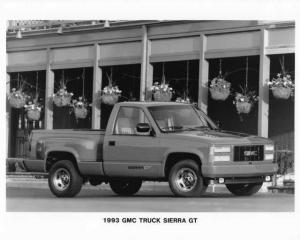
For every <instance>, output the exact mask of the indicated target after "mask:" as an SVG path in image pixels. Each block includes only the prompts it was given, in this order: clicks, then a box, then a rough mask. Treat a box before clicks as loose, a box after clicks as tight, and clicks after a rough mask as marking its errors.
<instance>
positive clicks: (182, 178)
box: [22, 102, 277, 197]
mask: <svg viewBox="0 0 300 240" xmlns="http://www.w3.org/2000/svg"><path fill="white" fill-rule="evenodd" d="M29 140H30V145H29V149H28V154H27V157H26V158H24V159H22V163H23V165H24V166H25V168H26V169H27V170H28V171H32V172H41V171H43V172H48V173H49V174H48V183H49V187H50V190H51V191H52V193H53V194H55V195H56V196H57V197H73V196H75V195H76V194H78V193H79V191H80V190H81V187H82V185H83V184H84V183H85V182H87V181H89V182H90V183H91V184H92V185H98V184H101V183H109V184H110V186H111V189H112V190H113V191H114V192H115V193H117V194H119V195H133V194H135V193H137V192H138V191H139V189H140V187H141V185H142V181H146V180H147V181H168V182H169V185H170V188H171V190H172V192H173V193H174V195H176V196H180V197H195V196H200V195H202V194H203V193H204V192H205V190H206V188H207V186H208V184H210V183H221V184H225V185H226V187H227V188H228V190H229V191H230V192H232V193H233V194H235V195H240V196H241V195H252V194H254V193H256V192H257V191H259V189H260V188H261V186H262V184H263V182H264V181H271V178H272V177H271V176H272V175H273V174H274V173H275V172H276V171H277V165H276V164H275V163H274V161H273V159H274V145H273V143H272V141H271V140H268V139H266V138H261V137H257V136H249V135H245V134H240V133H232V132H226V131H222V130H220V129H219V128H218V127H216V125H215V124H214V123H213V122H212V121H211V120H210V119H209V118H208V117H207V116H206V115H205V114H204V113H203V112H202V111H201V110H199V109H198V108H196V107H195V106H193V105H190V104H181V103H163V102H160V103H159V102H123V103H118V104H116V105H115V106H114V108H113V110H112V113H111V115H110V118H109V121H108V125H107V128H106V131H104V130H86V131H85V130H34V131H32V133H31V135H30V139H29Z"/></svg>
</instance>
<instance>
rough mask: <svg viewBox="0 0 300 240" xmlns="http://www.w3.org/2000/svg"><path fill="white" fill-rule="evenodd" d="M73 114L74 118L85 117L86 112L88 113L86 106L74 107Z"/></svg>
mask: <svg viewBox="0 0 300 240" xmlns="http://www.w3.org/2000/svg"><path fill="white" fill-rule="evenodd" d="M74 114H75V118H77V119H78V118H79V119H85V118H86V116H87V114H88V110H87V109H86V108H84V107H83V108H74Z"/></svg>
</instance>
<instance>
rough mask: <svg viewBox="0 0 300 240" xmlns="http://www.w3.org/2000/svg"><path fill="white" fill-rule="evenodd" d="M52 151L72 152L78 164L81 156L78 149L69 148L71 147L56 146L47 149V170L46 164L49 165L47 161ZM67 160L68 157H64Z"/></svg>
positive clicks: (45, 161)
mask: <svg viewBox="0 0 300 240" xmlns="http://www.w3.org/2000/svg"><path fill="white" fill-rule="evenodd" d="M51 152H65V153H70V154H72V155H73V156H74V157H75V159H76V163H77V164H78V162H79V161H80V157H79V154H78V152H77V151H76V150H74V149H73V148H69V147H58V148H57V147H56V148H49V149H47V151H46V152H45V158H44V171H45V172H46V171H47V170H46V166H47V161H48V155H49V154H50V153H51ZM64 160H67V159H64Z"/></svg>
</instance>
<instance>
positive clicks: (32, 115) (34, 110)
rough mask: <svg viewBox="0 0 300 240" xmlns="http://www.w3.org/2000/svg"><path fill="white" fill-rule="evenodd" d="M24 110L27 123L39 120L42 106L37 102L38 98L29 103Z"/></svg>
mask: <svg viewBox="0 0 300 240" xmlns="http://www.w3.org/2000/svg"><path fill="white" fill-rule="evenodd" d="M24 108H25V111H26V115H27V119H28V120H29V121H38V120H40V118H41V111H42V108H43V106H42V105H41V104H40V103H39V102H38V96H36V98H35V99H34V100H33V101H29V102H28V104H26V105H25V106H24Z"/></svg>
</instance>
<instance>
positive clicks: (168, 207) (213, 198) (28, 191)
mask: <svg viewBox="0 0 300 240" xmlns="http://www.w3.org/2000/svg"><path fill="white" fill-rule="evenodd" d="M265 189H266V188H264V189H262V191H260V192H259V193H257V194H256V195H253V196H250V197H236V196H233V195H232V194H231V193H229V192H228V191H227V189H226V188H225V187H223V186H220V185H216V186H215V188H214V189H213V188H212V187H209V188H208V191H207V193H205V195H204V196H203V197H201V198H175V197H173V195H172V193H171V191H170V189H169V186H168V184H167V183H152V182H146V183H144V184H143V186H142V188H141V190H140V191H139V192H138V193H137V194H136V195H134V196H132V197H120V196H117V195H115V194H114V193H113V192H112V191H111V190H110V188H109V186H108V185H106V184H103V185H100V186H97V187H93V186H91V185H84V187H83V188H82V190H81V192H80V193H79V194H78V195H77V196H76V197H75V198H68V199H66V198H57V197H55V196H54V195H53V194H52V193H51V192H50V190H49V188H48V185H47V181H46V179H23V178H7V183H6V210H7V211H8V212H291V211H294V208H295V207H294V195H293V194H286V193H269V192H267V191H266V190H265Z"/></svg>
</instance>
